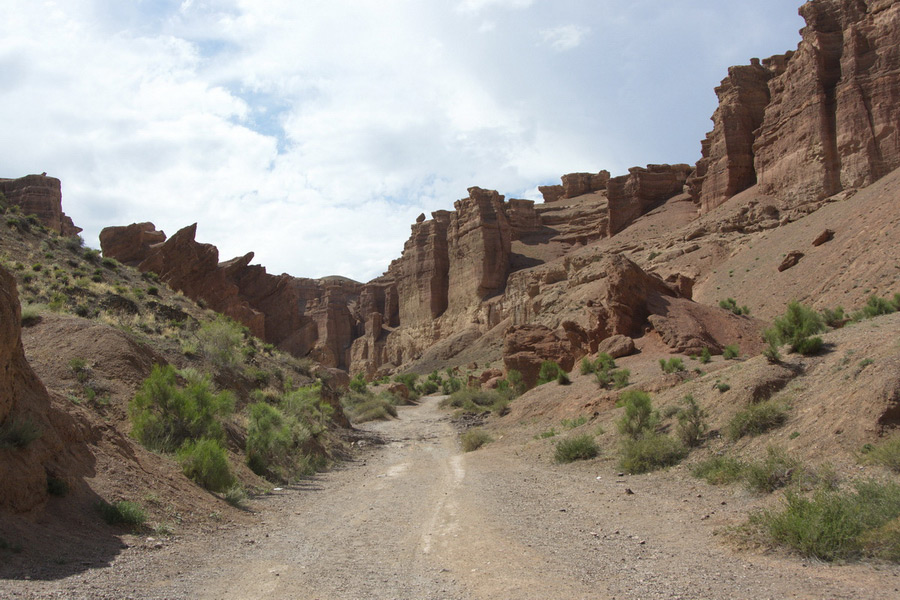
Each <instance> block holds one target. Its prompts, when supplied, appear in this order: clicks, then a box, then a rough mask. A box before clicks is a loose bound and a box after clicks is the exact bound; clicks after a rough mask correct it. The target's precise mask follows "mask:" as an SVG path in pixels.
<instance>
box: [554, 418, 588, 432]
mask: <svg viewBox="0 0 900 600" xmlns="http://www.w3.org/2000/svg"><path fill="white" fill-rule="evenodd" d="M587 422H588V418H587V417H585V416H584V415H581V416H580V417H576V418H574V419H563V420H562V421H560V423H559V424H560V425H562V426H563V427H565V428H566V429H575V428H576V427H581V426H582V425H584V424H585V423H587Z"/></svg>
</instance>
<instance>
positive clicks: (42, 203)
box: [0, 175, 81, 236]
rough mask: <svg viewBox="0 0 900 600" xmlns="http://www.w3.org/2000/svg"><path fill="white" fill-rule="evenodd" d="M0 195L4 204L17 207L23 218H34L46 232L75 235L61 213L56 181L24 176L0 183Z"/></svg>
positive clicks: (60, 188) (77, 228) (79, 229)
mask: <svg viewBox="0 0 900 600" xmlns="http://www.w3.org/2000/svg"><path fill="white" fill-rule="evenodd" d="M0 194H3V196H5V197H6V202H7V204H12V205H15V206H18V207H19V208H21V209H22V212H23V213H24V214H26V215H36V216H37V217H38V218H39V219H40V220H41V222H42V223H43V224H44V225H46V226H47V227H48V228H49V229H52V230H53V231H55V232H56V233H58V234H60V235H64V236H69V235H77V234H78V233H80V232H81V228H80V227H75V224H74V223H73V222H72V219H70V218H69V217H68V216H66V214H65V213H63V210H62V185H61V183H60V181H59V179H57V178H55V177H47V176H46V175H26V176H25V177H20V178H18V179H0Z"/></svg>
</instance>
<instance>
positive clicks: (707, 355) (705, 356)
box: [700, 348, 712, 365]
mask: <svg viewBox="0 0 900 600" xmlns="http://www.w3.org/2000/svg"><path fill="white" fill-rule="evenodd" d="M710 360H712V353H711V352H710V351H709V348H703V350H701V351H700V362H701V363H703V364H704V365H705V364H706V363H708V362H709V361H710Z"/></svg>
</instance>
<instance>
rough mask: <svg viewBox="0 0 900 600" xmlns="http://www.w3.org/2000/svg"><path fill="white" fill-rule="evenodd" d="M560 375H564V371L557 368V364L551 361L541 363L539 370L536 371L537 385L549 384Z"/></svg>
mask: <svg viewBox="0 0 900 600" xmlns="http://www.w3.org/2000/svg"><path fill="white" fill-rule="evenodd" d="M560 374H563V375H565V371H563V368H562V367H560V366H559V363H557V362H555V361H552V360H545V361H544V362H542V363H541V370H540V371H538V380H537V384H538V385H543V384H545V383H549V382H551V381H553V380H554V379H557V380H558V378H559V376H560Z"/></svg>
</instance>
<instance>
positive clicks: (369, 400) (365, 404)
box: [341, 391, 397, 423]
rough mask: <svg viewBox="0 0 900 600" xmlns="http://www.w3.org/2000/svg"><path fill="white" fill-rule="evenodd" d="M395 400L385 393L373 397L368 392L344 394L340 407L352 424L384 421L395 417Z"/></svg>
mask: <svg viewBox="0 0 900 600" xmlns="http://www.w3.org/2000/svg"><path fill="white" fill-rule="evenodd" d="M395 403H396V400H395V399H394V397H393V396H391V395H390V394H387V393H382V394H379V395H377V396H376V395H375V394H373V393H372V392H370V391H366V392H354V391H351V392H350V393H348V394H344V396H343V397H342V398H341V405H342V406H343V408H344V412H345V413H346V415H347V417H348V418H349V419H350V420H351V421H353V422H354V423H365V422H367V421H386V420H388V419H390V418H391V417H396V416H397V409H396V408H395V406H394V404H395Z"/></svg>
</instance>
